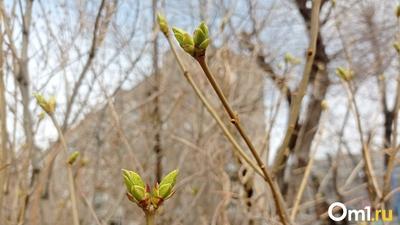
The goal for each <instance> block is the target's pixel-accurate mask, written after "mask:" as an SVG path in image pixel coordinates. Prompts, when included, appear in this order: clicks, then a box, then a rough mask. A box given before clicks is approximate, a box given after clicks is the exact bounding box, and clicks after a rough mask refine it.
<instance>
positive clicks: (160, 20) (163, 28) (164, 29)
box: [157, 13, 169, 35]
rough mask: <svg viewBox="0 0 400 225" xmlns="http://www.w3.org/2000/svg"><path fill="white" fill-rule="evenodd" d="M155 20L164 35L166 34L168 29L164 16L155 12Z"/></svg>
mask: <svg viewBox="0 0 400 225" xmlns="http://www.w3.org/2000/svg"><path fill="white" fill-rule="evenodd" d="M157 22H158V25H159V26H160V30H161V32H163V33H164V34H165V35H168V30H169V27H168V22H167V20H166V19H165V17H164V16H163V15H161V14H160V13H158V14H157Z"/></svg>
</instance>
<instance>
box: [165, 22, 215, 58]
mask: <svg viewBox="0 0 400 225" xmlns="http://www.w3.org/2000/svg"><path fill="white" fill-rule="evenodd" d="M172 30H173V32H174V35H175V38H176V40H177V41H178V43H179V45H180V46H181V47H182V49H183V50H185V52H187V53H188V54H189V55H191V56H193V57H197V56H203V55H204V54H205V52H206V49H207V47H208V45H209V44H210V38H209V36H208V35H209V34H208V27H207V25H206V24H205V23H204V22H202V23H200V25H199V26H198V27H197V28H196V29H195V31H194V32H193V36H191V35H190V34H189V33H187V32H186V31H184V30H182V29H179V28H176V27H174V28H172Z"/></svg>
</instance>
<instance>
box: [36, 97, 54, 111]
mask: <svg viewBox="0 0 400 225" xmlns="http://www.w3.org/2000/svg"><path fill="white" fill-rule="evenodd" d="M33 96H34V97H35V98H36V102H37V103H38V105H39V106H40V107H41V108H42V109H43V110H44V111H45V112H46V113H48V114H51V113H53V112H54V111H55V109H56V98H55V97H54V96H53V97H51V98H50V99H49V100H46V98H45V97H44V96H43V95H41V94H39V93H34V94H33Z"/></svg>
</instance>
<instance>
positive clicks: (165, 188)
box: [159, 184, 173, 199]
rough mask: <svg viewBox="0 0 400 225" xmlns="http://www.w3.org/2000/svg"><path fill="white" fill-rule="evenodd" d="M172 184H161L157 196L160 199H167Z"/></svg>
mask: <svg viewBox="0 0 400 225" xmlns="http://www.w3.org/2000/svg"><path fill="white" fill-rule="evenodd" d="M172 188H173V186H172V185H171V184H163V185H161V186H160V188H159V196H160V198H162V199H167V198H168V197H169V196H170V194H171V192H172Z"/></svg>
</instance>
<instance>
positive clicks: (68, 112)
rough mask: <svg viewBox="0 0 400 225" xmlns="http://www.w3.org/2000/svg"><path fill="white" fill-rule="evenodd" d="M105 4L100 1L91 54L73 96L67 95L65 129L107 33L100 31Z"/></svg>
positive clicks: (103, 1) (75, 86)
mask: <svg viewBox="0 0 400 225" xmlns="http://www.w3.org/2000/svg"><path fill="white" fill-rule="evenodd" d="M105 6H106V0H102V1H101V3H100V7H99V10H98V12H97V16H96V20H95V23H94V30H93V37H92V44H91V46H90V50H89V56H88V58H87V60H86V63H85V65H84V66H83V69H82V71H81V73H80V74H79V77H78V80H77V81H76V83H75V85H74V87H73V90H72V93H71V96H70V97H67V98H68V101H67V109H66V111H65V117H64V122H63V124H62V130H63V131H65V130H66V129H67V128H68V121H69V117H70V116H71V113H72V107H73V106H74V102H75V98H76V97H77V95H78V92H79V89H80V87H81V85H82V82H83V79H84V78H85V77H86V74H87V72H88V71H89V68H90V66H91V65H92V62H93V60H94V57H95V56H96V52H97V48H98V47H99V44H101V43H100V41H99V40H102V39H104V37H102V36H103V35H105V34H104V33H102V32H100V33H99V29H100V22H101V14H102V12H103V9H104V8H105Z"/></svg>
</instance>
